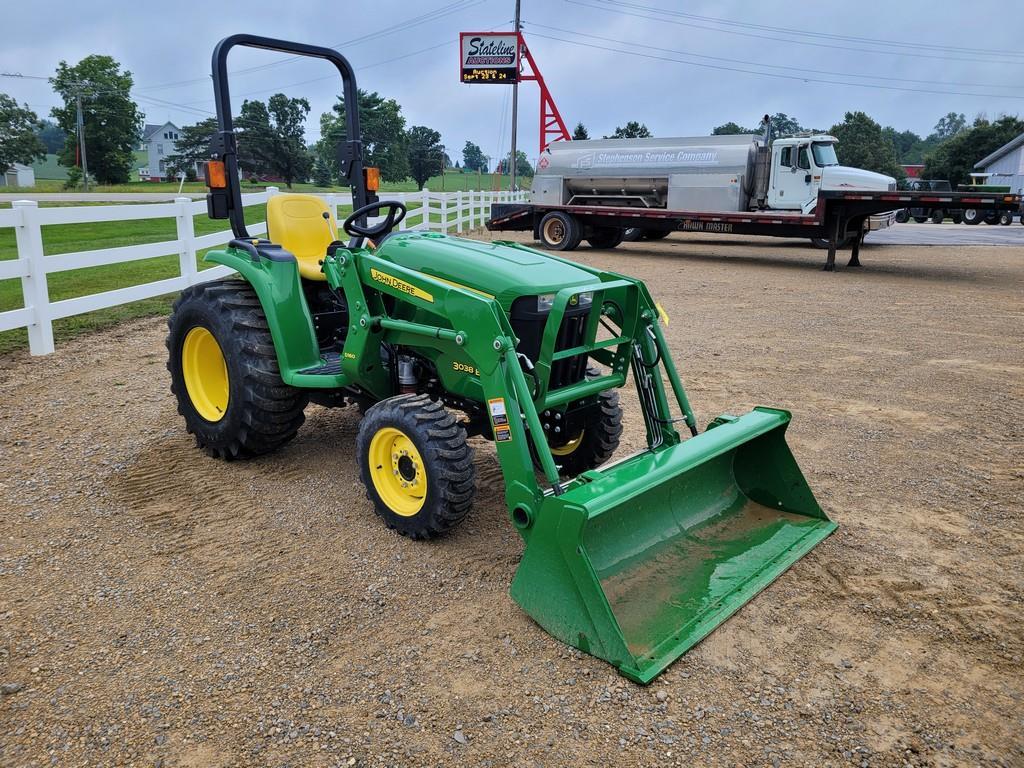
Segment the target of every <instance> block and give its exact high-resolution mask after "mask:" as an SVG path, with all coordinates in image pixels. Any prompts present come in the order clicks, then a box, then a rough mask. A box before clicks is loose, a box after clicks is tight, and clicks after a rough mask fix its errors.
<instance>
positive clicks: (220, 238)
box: [0, 187, 525, 355]
mask: <svg viewBox="0 0 1024 768" xmlns="http://www.w3.org/2000/svg"><path fill="white" fill-rule="evenodd" d="M279 193H280V190H279V189H277V188H276V187H268V188H267V191H266V192H259V193H255V194H247V195H242V203H243V205H246V206H249V205H258V204H260V203H266V202H267V199H268V198H269V197H271V196H272V195H275V194H279ZM380 196H381V199H384V200H398V201H401V202H403V203H405V204H406V205H407V206H408V208H409V212H408V215H407V216H406V220H405V221H403V222H402V223H401V224H399V227H398V228H399V230H405V229H430V230H436V231H439V232H457V233H458V232H464V231H468V230H471V229H475V228H476V227H480V226H482V225H483V223H484V221H485V220H486V219H487V217H488V216H489V215H490V210H491V204H492V203H499V202H512V201H516V200H523V199H525V193H523V192H517V193H510V192H472V191H470V192H448V193H437V192H431V191H429V190H427V189H424V190H423V191H422V192H395V193H381V195H380ZM321 197H323V198H324V199H325V200H326V201H327V204H328V205H329V206H330V207H331V209H332V210H333V211H334V212H335V214H337V208H338V206H339V205H351V204H352V197H351V195H348V194H324V195H321ZM12 206H13V207H12V208H11V209H10V210H0V229H2V228H4V227H13V228H14V230H15V237H16V241H17V246H18V258H17V259H14V260H0V280H8V279H13V278H21V289H22V294H23V296H24V307H23V308H22V309H12V310H9V311H6V312H0V331H9V330H11V329H14V328H28V341H29V351H30V352H31V353H32V354H33V355H47V354H50V353H51V352H53V321H54V320H59V319H61V318H64V317H71V316H72V315H81V314H83V313H85V312H92V311H94V310H97V309H105V308H107V307H114V306H117V305H119V304H127V303H129V302H132V301H139V300H140V299H148V298H152V297H154V296H161V295H163V294H166V293H174V292H176V291H181V290H184V289H185V288H187V287H188V286H190V285H195V284H197V283H202V282H206V281H208V280H217V279H219V278H222V277H225V276H226V275H230V274H232V272H233V270H231V269H228V268H227V267H224V266H216V267H213V268H210V269H204V270H199V269H197V268H196V253H197V252H198V251H201V250H204V249H206V248H211V247H214V246H218V245H224V244H226V243H227V242H228V241H230V240H231V239H232V238H233V237H234V236H233V235H232V233H231V232H230V231H223V232H214V233H212V234H209V235H196V234H195V229H194V227H193V219H192V217H193V216H195V215H198V214H202V213H205V212H206V201H205V200H192V199H190V198H187V197H179V198H176V199H175V200H174V202H172V203H155V204H146V205H104V206H81V207H73V208H71V207H68V208H61V207H58V208H40V207H39V204H38V203H37V202H35V201H34V200H19V201H16V202H14V203H12ZM413 206H418V207H413ZM160 218H173V219H174V220H175V221H176V223H177V235H178V236H177V238H176V239H174V240H167V241H165V242H162V243H149V244H145V245H128V246H122V247H118V248H104V249H100V250H92V251H77V252H75V253H62V254H59V255H56V256H47V255H45V251H44V248H43V228H44V227H46V226H50V225H53V224H86V223H95V222H104V221H134V220H138V219H160ZM416 219H420V221H419V222H418V223H416V224H410V223H409V220H416ZM248 230H249V234H251V235H262V234H265V233H266V231H267V225H266V222H261V223H259V224H251V225H249V226H248ZM170 255H177V256H178V263H179V276H178V277H172V278H168V279H166V280H157V281H155V282H152V283H145V284H143V285H133V286H130V287H128V288H119V289H117V290H114V291H106V292H104V293H96V294H92V295H89V296H80V297H77V298H73V299H64V300H63V301H50V296H49V290H48V288H47V282H46V276H47V275H49V274H53V273H54V272H66V271H68V270H73V269H82V268H84V267H98V266H104V265H109V264H123V263H125V262H130V261H138V260H140V259H152V258H154V257H158V256H170Z"/></svg>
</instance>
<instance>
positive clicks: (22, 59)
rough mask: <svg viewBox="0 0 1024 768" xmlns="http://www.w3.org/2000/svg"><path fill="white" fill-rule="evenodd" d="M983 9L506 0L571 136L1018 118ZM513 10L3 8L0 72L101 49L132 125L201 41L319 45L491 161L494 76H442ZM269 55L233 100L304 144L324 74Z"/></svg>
mask: <svg viewBox="0 0 1024 768" xmlns="http://www.w3.org/2000/svg"><path fill="white" fill-rule="evenodd" d="M1010 5H1012V4H1010ZM1002 8H1003V10H1007V11H1009V13H1008V14H1003V13H1002V12H1001V11H1000V10H998V9H997V7H995V6H993V7H992V8H990V9H989V10H986V11H984V12H977V6H976V5H975V4H968V3H961V2H956V3H953V2H950V3H935V2H933V1H932V0H903V1H902V2H898V3H895V2H872V1H871V0H864V1H862V2H857V3H850V2H821V3H799V4H791V3H770V2H758V3H754V2H739V0H714V1H712V0H692V1H691V0H688V1H687V2H685V3H683V2H674V1H673V0H523V10H522V17H523V22H524V33H525V35H526V39H527V43H528V45H529V47H530V50H531V51H532V53H533V55H534V57H535V58H536V60H537V62H538V65H539V66H540V68H541V70H542V73H543V75H544V77H545V79H546V81H547V83H548V86H549V87H550V89H551V91H552V94H553V95H554V98H555V101H556V103H557V105H558V108H559V109H560V111H561V113H562V115H563V117H564V119H565V121H566V123H567V124H568V125H569V127H570V130H571V129H572V126H574V125H575V124H576V122H577V121H582V122H583V123H584V124H585V125H586V126H587V128H588V129H589V130H590V133H591V136H594V137H600V136H601V135H602V134H606V133H611V132H612V130H613V129H614V128H615V126H616V125H620V124H623V123H625V122H626V121H627V120H639V121H642V122H644V123H646V124H647V125H648V126H649V127H650V129H651V131H652V132H653V133H654V135H656V136H692V135H702V134H706V133H709V132H710V131H711V129H712V128H713V127H714V126H716V125H719V124H721V123H724V122H726V121H729V120H733V121H735V122H738V123H740V124H741V125H748V126H753V125H756V123H757V121H758V118H759V116H760V115H762V114H764V113H766V112H770V113H775V112H785V113H787V114H789V115H791V116H795V117H796V118H797V119H799V120H800V122H801V123H802V124H803V125H807V126H814V127H821V128H827V127H829V126H831V125H833V124H834V123H835V122H837V121H839V120H841V119H842V116H843V113H844V112H845V111H846V110H858V109H859V110H863V111H865V112H867V113H868V114H869V115H871V116H872V117H873V118H874V119H876V120H878V121H879V122H880V123H881V124H882V125H893V126H895V127H897V128H898V129H901V130H902V129H906V128H909V129H912V130H914V131H916V132H917V133H919V134H921V135H925V134H927V133H929V132H931V130H932V128H933V126H934V124H935V122H936V121H937V120H938V118H939V117H941V116H942V115H944V114H946V113H947V112H950V111H956V112H964V113H966V115H967V116H968V119H971V118H973V117H974V116H975V115H976V114H978V113H979V112H983V113H986V114H987V115H988V116H989V117H996V116H998V115H999V114H1002V113H1009V114H1021V113H1024V46H1022V35H1021V32H1022V29H1024V17H1022V16H1021V15H1020V13H1018V10H1019V9H1015V10H1012V11H1010V6H1003V7H1002ZM86 9H88V10H86ZM512 15H513V2H512V0H458V1H453V0H423V2H415V3H413V2H387V1H386V0H375V1H369V0H358V1H356V0H347V1H345V0H334V1H333V2H327V0H304V1H303V0H291V2H287V3H281V2H276V3H263V2H259V0H250V1H249V2H246V3H233V2H230V0H229V1H228V2H224V1H223V0H222V2H209V1H206V2H197V1H196V0H176V1H175V2H163V3H148V2H137V1H136V2H131V3H121V2H98V0H91V2H86V1H85V0H49V1H48V2H46V3H45V4H44V5H37V4H35V3H31V2H30V3H21V2H19V3H14V2H2V4H0V29H3V30H4V32H5V34H4V44H3V46H2V47H0V72H3V73H21V74H23V75H29V76H50V75H52V74H53V72H54V69H55V67H56V66H57V63H58V62H59V61H60V60H61V59H64V60H66V61H68V62H69V63H75V62H77V61H79V60H80V59H81V58H82V57H84V56H87V55H89V54H91V53H102V54H109V55H111V56H113V57H114V58H116V59H117V60H118V61H119V62H121V64H122V66H123V67H124V68H126V69H128V70H130V71H131V72H132V74H133V76H134V78H135V87H136V90H135V95H136V98H137V100H138V103H139V105H140V106H141V108H142V109H143V110H144V111H145V113H146V120H147V122H163V121H164V120H171V121H173V122H174V123H176V124H178V125H183V124H188V123H191V122H195V121H196V120H198V119H201V118H202V117H204V116H207V115H209V114H212V112H213V89H212V86H211V85H210V81H209V71H210V53H211V51H212V49H213V46H214V44H215V43H216V42H217V41H218V40H219V39H220V38H222V37H225V36H227V35H229V34H233V33H236V32H250V33H254V34H261V35H268V36H273V37H280V38H285V39H292V40H297V41H302V42H308V43H315V44H320V45H329V46H333V47H336V48H338V49H339V50H340V51H341V52H342V53H343V54H344V55H345V56H346V57H348V59H349V60H350V61H351V62H352V64H353V66H354V67H355V69H356V74H357V77H358V80H359V84H360V86H361V87H362V88H364V89H367V90H374V91H378V92H380V93H381V94H383V95H385V96H388V97H393V98H395V99H397V100H398V102H399V103H400V104H401V105H402V110H403V114H404V115H405V117H406V119H407V121H408V123H407V124H408V125H428V126H430V127H432V128H435V129H437V130H439V131H440V132H441V135H442V140H443V142H444V143H445V145H446V146H447V147H448V150H449V153H450V154H451V155H452V157H453V158H454V159H461V150H462V147H463V144H464V143H465V141H466V140H467V139H470V140H473V141H475V142H477V143H478V144H480V145H481V146H482V148H483V150H484V152H485V153H487V154H488V155H491V156H492V157H496V156H498V155H499V153H501V152H507V151H508V141H509V130H508V124H509V121H510V118H509V111H510V109H509V101H510V99H509V95H510V94H509V91H510V89H509V88H508V87H507V86H500V85H462V84H460V83H459V82H458V33H459V32H460V31H480V30H490V29H510V28H511V20H512ZM389 28H391V31H389ZM553 38H557V39H553ZM425 49H429V50H425ZM630 52H632V53H630ZM637 54H643V55H637ZM652 57H653V58H652ZM282 58H284V57H282V56H280V55H277V54H272V53H267V52H263V51H246V50H241V49H236V51H235V52H233V53H232V54H231V57H230V60H229V66H230V68H232V69H234V70H240V69H244V68H249V67H254V66H260V65H265V64H272V65H273V66H269V67H266V68H262V69H259V70H256V71H250V72H242V73H239V74H238V75H237V76H236V77H234V78H233V80H232V96H234V97H238V98H237V100H238V102H239V103H240V101H241V98H243V97H246V96H248V97H249V98H259V99H266V98H268V97H269V96H270V95H271V94H273V93H275V92H277V91H284V92H285V93H287V94H289V95H292V96H305V97H307V98H308V99H309V100H310V103H311V105H312V108H313V110H312V113H311V119H310V125H309V136H310V138H311V139H314V138H316V134H317V133H318V129H319V126H318V119H317V118H318V116H319V114H320V113H321V112H323V111H325V110H327V109H329V107H330V105H331V103H332V102H333V100H334V97H335V94H336V93H337V92H338V86H337V81H336V80H334V79H331V78H330V77H329V76H330V75H331V70H330V69H329V65H327V64H326V63H324V62H319V61H312V60H300V61H287V62H281V59H282ZM681 61H686V62H688V63H679V62H681ZM321 77H324V78H326V79H322V80H317V81H315V82H304V81H310V80H313V79H315V78H321ZM183 81H186V82H183ZM816 81H832V82H816ZM855 84H859V85H855ZM0 92H6V93H9V94H11V95H12V96H14V97H15V98H17V99H18V100H19V101H24V102H28V103H29V104H30V105H32V107H33V108H34V109H35V110H36V111H37V112H38V113H39V114H40V116H43V115H45V114H48V112H49V108H50V107H52V106H54V105H55V104H56V100H55V97H54V95H53V93H52V91H51V90H50V87H49V84H48V83H46V82H42V81H37V80H19V79H12V78H7V77H0ZM538 101H539V98H538V89H537V87H536V85H535V84H533V83H527V84H524V85H523V86H521V87H520V120H519V147H520V148H521V149H524V150H525V151H526V152H527V154H528V155H529V156H530V157H531V158H534V157H535V156H536V155H537V152H538ZM236 109H237V107H236Z"/></svg>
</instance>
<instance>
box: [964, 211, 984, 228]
mask: <svg viewBox="0 0 1024 768" xmlns="http://www.w3.org/2000/svg"><path fill="white" fill-rule="evenodd" d="M980 223H981V212H980V211H979V210H978V209H977V208H965V209H964V224H970V225H971V226H974V225H975V224H980Z"/></svg>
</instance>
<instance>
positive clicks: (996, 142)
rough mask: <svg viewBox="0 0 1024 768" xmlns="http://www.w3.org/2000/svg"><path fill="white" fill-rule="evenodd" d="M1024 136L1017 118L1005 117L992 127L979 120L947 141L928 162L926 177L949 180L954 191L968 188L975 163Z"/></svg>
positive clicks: (1021, 122) (992, 123)
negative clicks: (959, 188) (958, 188)
mask: <svg viewBox="0 0 1024 768" xmlns="http://www.w3.org/2000/svg"><path fill="white" fill-rule="evenodd" d="M939 122H940V123H941V122H942V121H941V120H940V121H939ZM1021 133H1024V120H1021V119H1020V118H1018V117H1016V116H1012V117H1011V116H1004V117H1001V118H999V119H998V120H996V121H995V122H991V123H990V122H989V121H988V120H985V119H984V118H981V117H979V118H977V119H976V120H975V121H974V125H972V126H971V127H970V128H966V129H964V130H962V131H959V132H958V133H956V134H955V135H954V136H953V137H952V138H950V139H947V140H946V141H944V142H943V143H942V144H940V145H939V146H938V147H937V148H936V149H935V151H934V152H932V154H931V155H929V156H928V157H927V158H926V159H925V161H924V175H925V177H926V178H929V179H949V183H950V184H952V185H954V188H955V186H956V185H957V184H968V183H969V182H970V180H971V171H973V170H974V164H975V163H976V162H978V161H979V160H981V159H982V158H983V157H985V156H986V155H989V154H991V153H993V152H995V151H996V150H997V149H999V148H1000V147H1001V146H1003V145H1004V144H1006V143H1007V142H1009V141H1011V140H1012V139H1014V138H1016V137H1017V136H1019V135H1020V134H1021Z"/></svg>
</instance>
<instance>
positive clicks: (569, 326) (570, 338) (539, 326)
mask: <svg viewBox="0 0 1024 768" xmlns="http://www.w3.org/2000/svg"><path fill="white" fill-rule="evenodd" d="M589 315H590V307H571V308H569V309H568V310H567V311H566V313H565V315H564V316H563V317H562V326H561V327H560V328H559V329H558V338H557V339H556V341H555V351H556V352H558V351H561V350H563V349H571V348H573V347H578V346H580V345H581V344H583V341H584V339H583V334H584V333H585V331H586V328H587V318H588V316H589ZM547 318H548V315H547V313H546V312H545V313H540V312H537V299H536V297H533V296H523V297H520V298H518V299H516V300H515V301H514V302H513V303H512V311H511V312H510V313H509V320H510V322H511V324H512V330H513V331H515V334H516V336H518V337H519V347H518V348H517V351H519V352H522V353H523V354H524V355H526V356H527V357H529V358H530V360H531V361H533V362H536V361H537V357H538V355H540V344H541V339H542V338H543V336H544V324H545V323H546V322H547ZM586 371H587V356H586V355H575V356H574V357H568V358H566V359H565V360H558V361H556V362H555V363H554V365H552V366H551V380H550V382H549V384H548V389H549V390H552V389H560V388H562V387H565V386H568V385H569V384H575V383H577V382H580V381H582V380H583V378H584V376H585V375H586Z"/></svg>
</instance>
